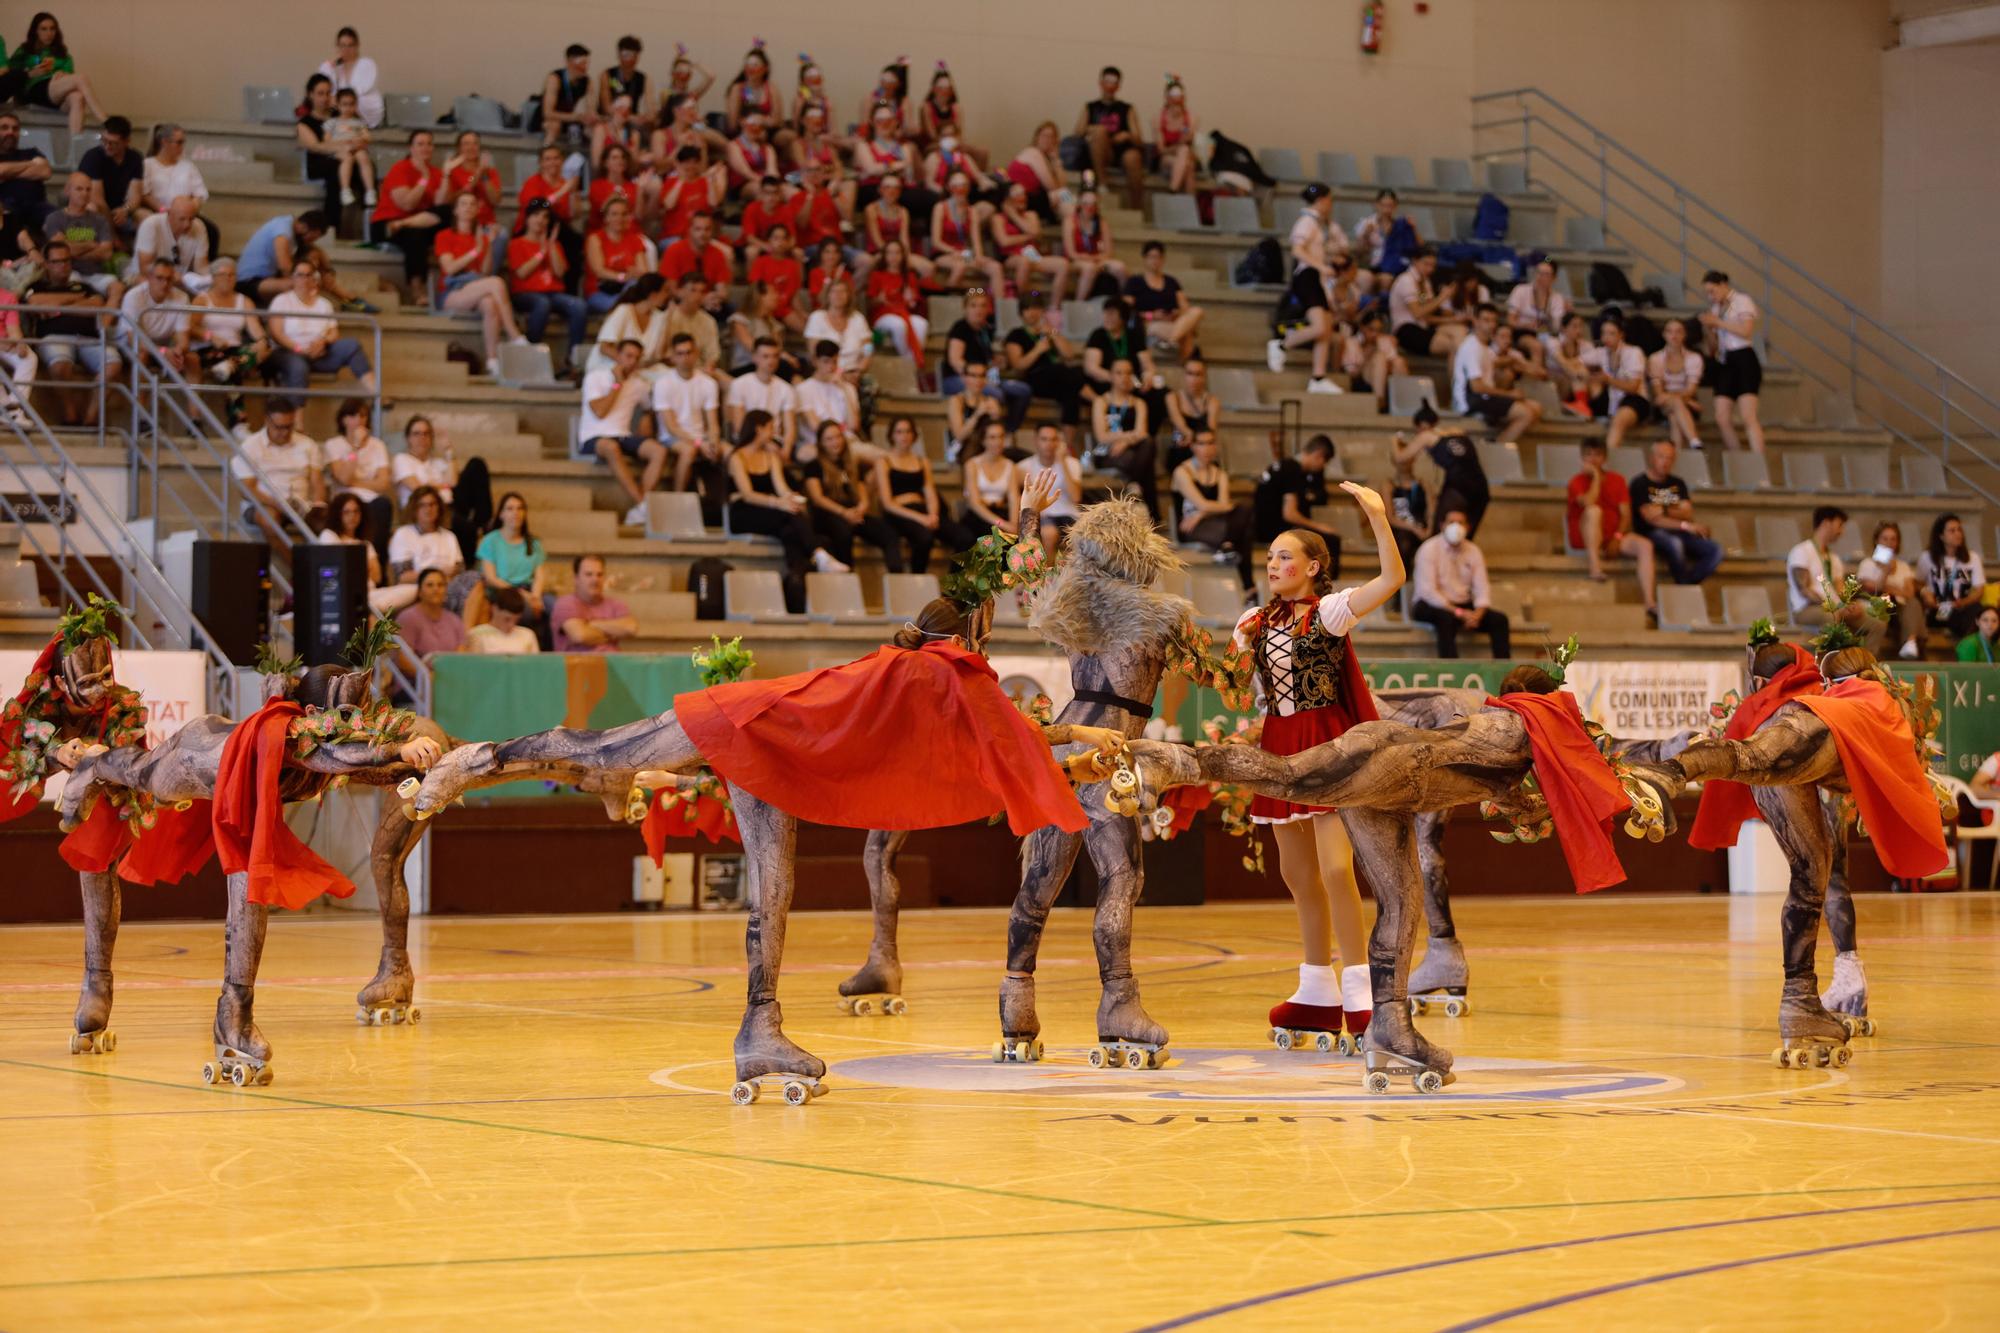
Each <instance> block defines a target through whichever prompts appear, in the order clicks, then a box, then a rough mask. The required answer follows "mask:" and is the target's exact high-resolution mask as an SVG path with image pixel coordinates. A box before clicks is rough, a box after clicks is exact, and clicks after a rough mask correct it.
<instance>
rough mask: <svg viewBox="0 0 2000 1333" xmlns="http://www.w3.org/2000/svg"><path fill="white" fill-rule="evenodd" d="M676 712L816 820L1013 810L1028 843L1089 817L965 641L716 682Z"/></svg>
mask: <svg viewBox="0 0 2000 1333" xmlns="http://www.w3.org/2000/svg"><path fill="white" fill-rule="evenodd" d="M674 715H675V716H676V717H678V718H679V719H680V723H681V726H682V727H683V728H685V729H686V731H687V734H688V738H689V739H690V740H692V741H693V742H694V743H695V746H696V747H697V748H698V749H700V751H701V754H702V757H703V758H704V759H706V760H707V761H708V765H709V767H710V768H712V769H714V770H715V771H716V772H717V773H719V774H721V775H722V777H724V778H725V779H727V780H728V781H729V783H730V784H731V785H732V786H736V787H740V788H742V789H743V790H744V791H747V792H749V793H751V794H752V795H754V796H756V797H758V798H759V799H760V800H763V801H765V802H767V803H768V804H770V805H773V806H776V807H777V808H778V809H780V810H783V811H786V812H787V813H789V814H792V815H796V816H797V817H798V818H800V819H805V820H811V821H812V822H814V823H817V824H831V825H836V826H840V827H845V828H858V829H878V828H879V829H920V828H943V827H945V826H947V825H951V824H963V823H967V822H969V821H971V820H975V819H984V818H986V817H987V816H989V815H992V814H994V813H996V812H997V811H1000V810H1003V809H1004V810H1005V811H1006V812H1007V825H1008V827H1009V828H1010V829H1012V830H1013V832H1014V833H1015V834H1016V835H1017V836H1022V837H1025V836H1026V835H1027V834H1029V833H1032V832H1033V831H1034V830H1036V829H1038V828H1041V827H1043V826H1044V825H1048V824H1054V825H1055V826H1056V827H1058V828H1060V829H1062V830H1064V831H1065V832H1070V833H1076V832H1080V831H1082V829H1083V828H1084V827H1085V826H1086V825H1087V824H1088V823H1089V822H1090V821H1089V819H1088V818H1087V817H1086V816H1085V815H1084V813H1083V807H1082V806H1081V805H1078V804H1077V800H1076V793H1075V792H1074V791H1073V790H1071V788H1070V785H1069V783H1068V781H1067V780H1066V779H1065V778H1064V777H1063V773H1062V770H1061V769H1060V768H1058V767H1057V766H1056V761H1055V759H1054V757H1053V756H1052V755H1051V754H1050V753H1049V747H1048V743H1047V742H1046V741H1044V740H1043V739H1042V736H1041V732H1040V731H1039V730H1038V729H1037V728H1036V727H1035V725H1034V724H1033V723H1031V722H1029V721H1028V719H1027V718H1025V717H1023V716H1022V715H1021V712H1020V710H1019V709H1017V708H1015V707H1014V705H1013V702H1012V701H1011V700H1009V699H1008V698H1007V696H1006V695H1005V694H1003V693H1002V692H1001V690H1000V678H999V677H998V676H997V675H995V674H994V671H993V668H992V666H990V665H989V664H988V663H987V661H986V659H985V658H983V657H981V656H979V655H978V654H977V653H973V652H969V651H967V650H966V649H963V648H960V647H958V646H957V645H955V644H950V643H942V642H938V643H927V644H925V645H924V646H923V647H922V648H919V649H915V650H911V649H908V648H894V647H888V648H882V649H878V650H877V651H876V652H874V653H872V654H870V655H869V656H867V657H864V658H861V659H860V660H859V661H855V662H849V663H847V664H846V665H845V666H837V667H827V668H825V669H823V670H820V671H808V672H804V673H802V674H800V675H796V676H780V677H779V678H778V679H776V680H762V681H751V680H746V681H738V682H736V683H734V684H731V685H717V686H715V687H713V688H712V689H707V690H702V691H700V692H698V693H695V694H683V695H680V696H679V697H677V698H676V699H675V700H674Z"/></svg>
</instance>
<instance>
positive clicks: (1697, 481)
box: [1674, 449, 1715, 491]
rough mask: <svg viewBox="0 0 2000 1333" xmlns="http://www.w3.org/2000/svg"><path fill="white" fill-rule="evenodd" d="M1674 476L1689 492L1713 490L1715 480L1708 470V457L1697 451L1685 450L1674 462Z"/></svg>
mask: <svg viewBox="0 0 2000 1333" xmlns="http://www.w3.org/2000/svg"><path fill="white" fill-rule="evenodd" d="M1674 475H1675V476H1677V477H1679V478H1680V479H1681V480H1682V481H1684V482H1686V483H1687V484H1688V489H1689V490H1691V491H1712V490H1714V489H1715V478H1714V477H1713V476H1711V475H1710V474H1709V470H1708V455H1707V454H1706V453H1703V452H1700V451H1698V450H1694V449H1688V450H1685V451H1684V452H1683V453H1682V454H1681V456H1680V457H1678V458H1676V459H1675V460H1674Z"/></svg>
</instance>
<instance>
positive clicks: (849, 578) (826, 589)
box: [806, 574, 875, 621]
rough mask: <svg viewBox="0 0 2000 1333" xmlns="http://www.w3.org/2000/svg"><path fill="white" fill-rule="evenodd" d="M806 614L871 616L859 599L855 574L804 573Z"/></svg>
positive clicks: (823, 617) (848, 617) (837, 617)
mask: <svg viewBox="0 0 2000 1333" xmlns="http://www.w3.org/2000/svg"><path fill="white" fill-rule="evenodd" d="M806 614H807V615H808V616H810V617H812V618H813V619H814V620H834V621H855V620H873V619H875V617H873V616H871V615H869V614H868V605H867V603H866V602H864V601H862V599H861V576H860V575H858V574H808V575H806Z"/></svg>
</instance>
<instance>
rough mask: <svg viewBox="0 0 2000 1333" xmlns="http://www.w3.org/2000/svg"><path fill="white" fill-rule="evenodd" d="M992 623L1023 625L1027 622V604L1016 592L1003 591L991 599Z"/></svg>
mask: <svg viewBox="0 0 2000 1333" xmlns="http://www.w3.org/2000/svg"><path fill="white" fill-rule="evenodd" d="M993 623H994V624H996V625H1025V624H1027V623H1028V606H1027V602H1026V600H1025V599H1024V598H1023V597H1022V596H1021V594H1020V593H1018V592H1003V593H1001V594H999V595H998V596H997V597H995V598H994V599H993Z"/></svg>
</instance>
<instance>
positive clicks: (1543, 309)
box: [1507, 259, 1569, 365]
mask: <svg viewBox="0 0 2000 1333" xmlns="http://www.w3.org/2000/svg"><path fill="white" fill-rule="evenodd" d="M1557 271H1558V270H1557V267H1556V261H1555V260H1553V259H1544V260H1542V261H1541V262H1540V263H1539V264H1536V265H1535V276H1534V277H1533V278H1531V279H1530V280H1529V281H1527V282H1523V283H1520V284H1518V285H1517V286H1516V287H1515V288H1514V290H1513V291H1511V292H1509V293H1507V322H1508V323H1509V324H1511V325H1513V327H1514V333H1515V335H1516V337H1515V339H1514V342H1515V344H1516V345H1517V346H1518V347H1520V349H1521V352H1522V354H1523V355H1525V356H1527V357H1529V358H1530V359H1532V360H1533V361H1534V362H1535V364H1536V365H1543V364H1545V363H1546V359H1547V356H1548V347H1547V346H1546V345H1545V344H1552V343H1554V342H1555V341H1556V339H1558V338H1560V337H1561V336H1562V326H1563V322H1564V321H1565V320H1567V319H1568V318H1569V298H1568V297H1567V296H1565V295H1563V294H1562V293H1561V292H1559V291H1557V290H1556V273H1557Z"/></svg>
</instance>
